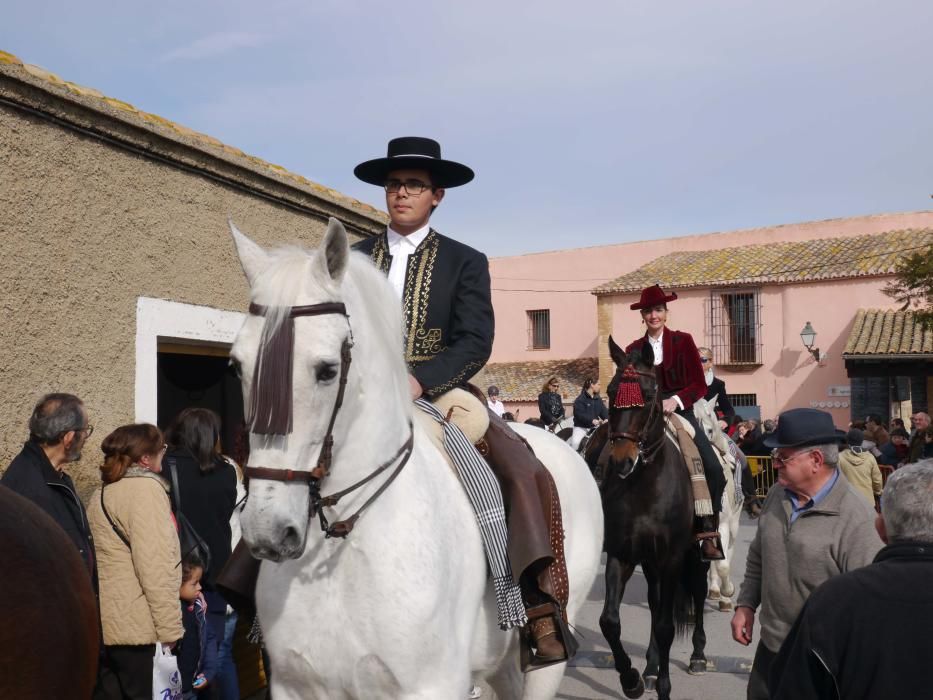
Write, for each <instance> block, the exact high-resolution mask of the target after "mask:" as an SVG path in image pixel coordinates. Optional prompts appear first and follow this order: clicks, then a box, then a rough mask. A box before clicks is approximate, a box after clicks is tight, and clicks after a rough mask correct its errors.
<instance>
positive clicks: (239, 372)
mask: <svg viewBox="0 0 933 700" xmlns="http://www.w3.org/2000/svg"><path fill="white" fill-rule="evenodd" d="M227 364H228V365H229V366H230V368H231V369H232V370H233V372H234V373H235V374H236V376H237V379H242V378H243V368H242V367H240V361H239V360H238V359H236V358H235V357H231V358H230V362H229V363H227Z"/></svg>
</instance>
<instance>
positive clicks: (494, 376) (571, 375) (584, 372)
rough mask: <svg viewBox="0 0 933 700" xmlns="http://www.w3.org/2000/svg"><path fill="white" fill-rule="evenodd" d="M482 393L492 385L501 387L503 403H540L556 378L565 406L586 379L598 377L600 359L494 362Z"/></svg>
mask: <svg viewBox="0 0 933 700" xmlns="http://www.w3.org/2000/svg"><path fill="white" fill-rule="evenodd" d="M483 376H484V379H483V381H484V385H483V387H482V389H483V391H485V390H486V388H487V387H489V386H490V385H492V384H495V385H496V386H497V387H499V392H500V395H499V398H501V399H502V401H505V402H509V401H537V400H538V394H540V393H541V387H542V386H543V385H544V382H545V381H546V380H547V379H548V378H549V377H552V376H556V377H557V378H558V379H559V380H560V383H561V395H562V396H563V398H564V402H565V403H569V402H572V401H573V400H574V399H575V398H577V395H579V393H580V390H581V388H582V387H583V382H584V380H586V378H587V377H598V376H599V360H598V359H597V358H595V357H581V358H578V359H576V360H540V361H537V362H492V363H490V364H488V365H486V368H485V370H484V374H483Z"/></svg>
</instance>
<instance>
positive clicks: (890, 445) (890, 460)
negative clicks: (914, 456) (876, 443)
mask: <svg viewBox="0 0 933 700" xmlns="http://www.w3.org/2000/svg"><path fill="white" fill-rule="evenodd" d="M878 451H879V452H880V453H881V456H880V457H878V464H887V465H888V466H890V467H896V466H897V465H898V464H900V463H901V462H903V461H905V460H906V459H907V455H908V453H909V451H910V447H909V446H908V445H895V444H894V441H893V440H888V441H887V442H886V443H884V444H883V445H882V446H881V447H879V448H878Z"/></svg>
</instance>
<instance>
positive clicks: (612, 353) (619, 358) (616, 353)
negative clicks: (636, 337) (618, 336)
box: [609, 335, 626, 369]
mask: <svg viewBox="0 0 933 700" xmlns="http://www.w3.org/2000/svg"><path fill="white" fill-rule="evenodd" d="M609 357H611V358H612V361H613V362H615V365H616V367H618V368H619V369H622V368H624V367H625V365H626V362H625V350H623V349H622V348H620V347H619V346H618V345H616V341H614V340H613V339H612V336H611V335H610V336H609Z"/></svg>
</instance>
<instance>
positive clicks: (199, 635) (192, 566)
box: [178, 554, 217, 700]
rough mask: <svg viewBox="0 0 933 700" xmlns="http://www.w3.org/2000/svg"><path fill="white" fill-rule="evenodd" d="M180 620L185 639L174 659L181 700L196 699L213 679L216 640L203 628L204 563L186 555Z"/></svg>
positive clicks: (205, 610)
mask: <svg viewBox="0 0 933 700" xmlns="http://www.w3.org/2000/svg"><path fill="white" fill-rule="evenodd" d="M181 570H182V576H181V590H180V591H179V593H178V597H179V598H180V599H181V618H182V623H183V624H184V626H185V636H184V639H182V643H181V652H180V653H179V655H178V671H179V673H180V674H181V684H182V685H181V689H182V693H183V697H184V700H192V699H194V698H197V697H199V694H200V691H201V690H203V689H204V688H206V687H207V685H208V684H209V683H210V682H211V680H212V679H213V677H214V672H215V667H216V664H217V640H216V639H215V637H214V633H213V632H212V631H211V627H210V625H208V624H207V620H206V615H207V604H206V603H205V602H204V596H203V595H201V576H203V575H204V563H203V562H202V561H201V560H200V558H199V557H198V556H197V555H196V554H188V555H187V556H186V557H185V559H184V561H182V564H181Z"/></svg>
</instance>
